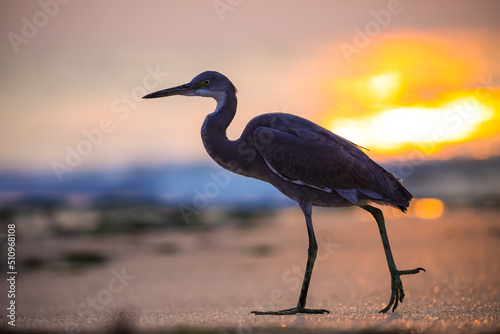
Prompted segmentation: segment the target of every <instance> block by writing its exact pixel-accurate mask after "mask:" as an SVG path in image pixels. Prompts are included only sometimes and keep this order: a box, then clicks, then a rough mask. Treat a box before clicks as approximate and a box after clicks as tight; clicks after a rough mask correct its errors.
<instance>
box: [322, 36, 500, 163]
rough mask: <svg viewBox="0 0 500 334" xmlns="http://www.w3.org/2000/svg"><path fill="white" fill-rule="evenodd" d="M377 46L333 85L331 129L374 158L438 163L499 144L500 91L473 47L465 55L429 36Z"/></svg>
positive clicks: (328, 89)
mask: <svg viewBox="0 0 500 334" xmlns="http://www.w3.org/2000/svg"><path fill="white" fill-rule="evenodd" d="M377 43H378V44H376V45H374V46H373V48H367V49H366V50H363V52H362V53H360V55H359V58H358V59H357V60H356V62H357V63H356V64H355V66H352V69H351V70H350V71H349V75H347V76H344V77H341V78H335V79H331V80H329V81H327V82H326V85H325V89H326V93H327V94H326V110H327V115H326V119H325V121H324V122H325V123H326V124H327V127H328V128H329V129H330V130H332V131H333V132H335V133H337V134H339V135H340V136H343V137H345V138H347V139H349V140H351V141H353V142H355V143H357V144H359V145H361V146H364V147H367V148H369V149H370V150H371V153H372V154H374V155H377V153H378V154H382V155H388V156H391V155H392V156H395V155H397V156H399V155H401V154H403V153H405V152H409V151H415V150H419V151H421V152H422V153H424V154H425V156H430V157H431V158H436V156H439V155H440V154H442V153H443V152H445V151H447V152H448V153H449V152H455V153H457V152H460V149H456V147H457V145H458V146H459V147H461V146H462V145H463V144H465V143H469V142H474V141H477V142H481V143H482V144H484V143H485V141H489V142H498V136H497V133H498V126H499V124H500V89H499V88H498V85H497V86H495V82H493V78H492V74H491V71H490V69H489V68H488V67H487V66H486V65H485V64H486V63H485V61H484V59H485V58H486V57H485V56H484V55H483V54H482V52H481V50H480V49H479V48H478V47H474V45H475V44H474V43H473V42H472V41H471V43H470V44H468V47H467V48H465V49H464V48H463V45H458V44H453V43H451V42H448V41H443V40H434V39H432V38H431V37H428V36H412V35H405V36H404V37H401V38H400V37H392V38H388V39H382V40H381V41H377ZM469 146H470V145H469ZM476 146H477V145H476ZM486 146H487V147H490V146H492V145H486ZM479 151H481V156H482V157H487V156H489V155H491V154H493V152H485V150H479ZM451 154H452V155H453V153H451ZM441 157H442V156H441ZM448 157H449V154H448Z"/></svg>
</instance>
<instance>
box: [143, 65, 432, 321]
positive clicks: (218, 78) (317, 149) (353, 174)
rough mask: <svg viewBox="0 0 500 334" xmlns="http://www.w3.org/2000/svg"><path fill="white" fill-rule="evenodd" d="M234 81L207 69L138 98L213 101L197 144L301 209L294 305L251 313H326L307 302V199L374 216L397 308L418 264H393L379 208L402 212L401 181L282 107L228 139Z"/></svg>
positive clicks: (313, 248) (405, 198)
mask: <svg viewBox="0 0 500 334" xmlns="http://www.w3.org/2000/svg"><path fill="white" fill-rule="evenodd" d="M236 93H237V90H236V87H235V86H234V85H233V83H232V82H231V81H230V80H229V79H228V78H227V77H226V76H224V75H223V74H221V73H219V72H215V71H206V72H203V73H201V74H199V75H197V76H196V77H195V78H194V79H192V80H191V81H190V82H189V83H186V84H183V85H180V86H176V87H172V88H168V89H164V90H160V91H157V92H154V93H151V94H148V95H146V96H144V97H143V98H144V99H152V98H159V97H165V96H173V95H184V96H202V97H211V98H213V99H215V101H216V102H217V105H216V108H215V111H213V112H212V113H210V114H208V115H207V116H206V118H205V121H204V122H203V125H202V127H201V138H202V141H203V145H204V146H205V149H206V151H207V153H208V154H209V155H210V157H211V158H212V159H213V160H214V161H215V162H217V164H219V165H220V166H222V167H223V168H225V169H227V170H229V171H231V172H234V173H237V174H241V175H244V176H247V177H251V178H255V179H259V180H262V181H265V182H269V183H270V184H272V185H273V186H274V187H276V188H277V189H278V190H279V191H280V192H281V193H283V194H284V195H286V196H288V197H289V198H291V199H293V200H295V201H296V202H297V203H298V206H299V207H300V209H301V210H302V213H303V214H304V217H305V222H306V227H307V233H308V237H309V247H308V251H307V263H306V268H305V273H304V278H303V281H302V287H301V290H300V295H299V300H298V303H297V306H295V307H292V308H289V309H284V310H278V311H252V313H253V314H256V315H290V314H297V313H308V314H325V313H329V311H328V310H325V309H312V308H306V299H307V291H308V289H309V283H310V281H311V275H312V271H313V267H314V262H315V259H316V255H317V252H318V244H317V242H316V237H315V234H314V228H313V222H312V216H311V215H312V207H313V206H318V207H352V206H359V207H361V208H362V209H364V210H366V211H368V212H369V213H370V214H371V215H372V216H373V218H374V219H375V221H376V222H377V225H378V228H379V232H380V236H381V238H382V244H383V247H384V251H385V256H386V259H387V264H388V266H389V273H390V277H391V296H390V299H389V303H388V304H387V306H386V307H385V308H383V309H382V310H380V312H382V313H385V312H387V311H388V310H389V309H390V308H391V307H392V311H393V312H394V310H396V308H397V307H398V303H400V302H403V299H404V296H405V293H404V290H403V283H402V281H401V276H403V275H410V274H416V273H418V272H420V271H425V269H424V268H420V267H419V268H415V269H410V270H398V269H397V267H396V264H395V262H394V258H393V255H392V251H391V247H390V245H389V239H388V236H387V231H386V227H385V220H384V215H383V213H382V210H380V209H379V208H378V207H375V206H373V204H378V205H389V206H392V207H395V208H398V209H399V210H401V211H402V212H406V209H407V208H408V206H409V204H410V200H411V198H412V195H411V194H410V192H409V191H408V190H406V189H405V187H404V186H403V185H402V183H401V181H400V180H399V179H397V178H396V177H395V176H394V175H393V174H391V173H389V172H388V171H387V170H386V169H384V168H383V167H382V166H380V165H378V164H377V163H376V162H374V161H373V160H372V159H370V158H369V157H368V155H366V154H365V153H364V152H363V148H362V147H361V146H358V145H356V144H354V143H352V142H351V141H349V140H347V139H344V138H343V137H341V136H338V135H336V134H334V133H332V132H330V131H328V130H327V129H325V128H323V127H321V126H319V125H317V124H315V123H313V122H311V121H309V120H307V119H305V118H301V117H299V116H295V115H292V114H288V113H279V112H275V113H267V114H263V115H259V116H257V117H255V118H253V119H252V120H251V121H250V122H249V123H248V124H247V125H246V127H245V129H244V130H243V132H242V134H241V136H240V138H238V139H236V140H230V139H228V137H227V135H226V130H227V128H228V127H229V125H230V124H231V122H232V120H233V118H234V116H235V114H236V108H237V98H236Z"/></svg>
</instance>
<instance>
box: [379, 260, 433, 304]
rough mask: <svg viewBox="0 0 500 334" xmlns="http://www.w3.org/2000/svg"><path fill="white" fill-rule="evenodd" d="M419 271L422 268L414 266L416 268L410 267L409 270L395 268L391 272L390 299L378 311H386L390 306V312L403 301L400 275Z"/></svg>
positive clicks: (403, 293)
mask: <svg viewBox="0 0 500 334" xmlns="http://www.w3.org/2000/svg"><path fill="white" fill-rule="evenodd" d="M420 271H424V272H425V269H424V268H416V269H411V270H397V271H396V272H394V273H391V290H392V291H391V300H390V301H389V304H388V305H387V306H386V307H385V308H384V309H382V310H380V311H379V313H386V312H387V311H389V309H390V308H391V306H392V312H394V310H395V309H396V308H397V307H398V304H399V303H402V302H403V299H404V298H405V291H404V290H403V282H402V281H401V277H400V276H402V275H413V274H417V273H419V272H420Z"/></svg>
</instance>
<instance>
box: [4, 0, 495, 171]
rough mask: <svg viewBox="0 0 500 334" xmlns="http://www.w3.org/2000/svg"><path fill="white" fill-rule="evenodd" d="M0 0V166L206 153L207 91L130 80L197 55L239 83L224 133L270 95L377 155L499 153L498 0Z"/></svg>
mask: <svg viewBox="0 0 500 334" xmlns="http://www.w3.org/2000/svg"><path fill="white" fill-rule="evenodd" d="M222 3H224V2H222ZM1 7H2V14H0V15H2V20H1V23H0V29H1V31H2V33H3V35H4V37H5V38H3V39H2V41H1V42H0V43H1V45H2V47H1V49H0V59H1V66H2V70H3V78H2V80H1V81H0V85H1V87H0V88H1V89H0V101H1V102H0V103H1V105H0V106H1V108H2V116H3V122H2V123H1V125H0V138H1V139H0V143H1V144H0V161H2V163H1V166H0V170H4V171H8V170H24V171H53V172H54V170H55V168H57V166H59V167H60V168H61V165H64V166H66V167H67V168H69V169H70V170H71V173H78V172H80V171H82V172H83V171H86V170H96V169H101V168H104V169H106V168H120V167H126V166H135V165H146V166H147V165H151V166H161V165H165V164H170V163H189V162H193V163H200V162H206V161H208V160H209V159H210V158H209V156H208V155H207V154H206V153H205V152H204V149H203V145H202V143H201V139H200V135H199V131H200V130H199V129H200V127H201V124H202V122H203V119H204V117H205V115H206V114H208V113H210V112H212V111H213V109H214V105H215V103H214V101H212V100H210V99H194V98H185V97H172V98H169V99H158V100H154V101H142V100H140V96H142V95H143V94H145V93H149V92H151V91H155V90H159V89H163V88H167V87H170V86H175V85H178V84H182V83H185V82H188V81H190V80H191V79H192V77H194V76H195V75H196V74H198V73H200V72H202V71H204V70H208V69H212V70H218V71H220V72H221V73H223V74H225V75H227V76H228V77H229V78H230V80H232V81H233V83H234V84H235V85H236V86H237V87H238V90H239V93H238V99H239V108H238V112H237V115H236V117H235V120H234V121H233V124H231V126H230V127H229V129H228V136H229V137H230V138H233V139H234V138H237V137H239V135H240V133H241V131H242V130H243V128H244V125H245V124H246V123H247V122H248V121H249V120H250V119H251V118H253V117H255V116H257V115H259V114H262V113H266V112H274V111H282V112H289V113H293V114H296V115H299V116H302V117H305V118H308V119H310V120H312V121H314V122H317V123H318V124H320V125H322V126H323V127H325V128H327V129H329V130H331V131H333V132H335V133H337V134H339V135H341V136H344V137H345V138H347V139H349V140H351V141H353V142H355V143H357V144H359V145H361V146H364V147H366V148H368V149H369V150H370V151H369V152H368V154H369V155H370V156H371V157H372V158H374V159H375V160H376V161H381V162H390V161H401V160H416V161H422V160H447V159H451V158H457V157H465V158H472V159H485V158H488V157H492V156H498V155H500V134H499V133H498V125H499V124H500V122H499V119H500V89H499V83H500V63H499V61H498V59H500V44H499V43H497V41H498V37H497V36H498V31H499V30H500V22H498V19H497V17H496V13H498V10H499V9H500V4H499V3H498V2H497V1H480V2H475V3H470V2H466V1H461V2H455V1H442V2H439V3H435V2H430V1H419V2H406V1H401V2H389V3H387V2H384V1H374V2H369V3H367V2H357V3H356V4H350V5H346V4H345V3H342V2H327V1H317V2H312V3H311V2H307V3H306V2H283V1H275V2H272V3H269V2H259V1H257V2H251V3H247V2H234V3H233V4H232V5H230V4H226V5H225V6H222V5H221V2H203V1H183V2H163V1H146V2H141V3H136V2H127V3H123V2H119V3H118V2H117V1H110V2H106V3H97V2H92V1H90V2H83V3H82V2H69V3H65V2H64V1H60V2H59V1H56V0H45V1H40V2H15V3H3V4H2V5H1ZM75 152H76V153H75ZM75 155H78V156H75ZM68 159H69V160H68ZM68 162H70V163H68ZM63 168H64V167H63ZM56 174H57V173H56ZM65 175H69V173H68V174H65Z"/></svg>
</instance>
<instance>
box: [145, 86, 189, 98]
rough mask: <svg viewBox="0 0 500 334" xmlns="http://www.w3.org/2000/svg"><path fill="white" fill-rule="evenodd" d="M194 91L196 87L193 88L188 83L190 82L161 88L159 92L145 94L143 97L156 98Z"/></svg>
mask: <svg viewBox="0 0 500 334" xmlns="http://www.w3.org/2000/svg"><path fill="white" fill-rule="evenodd" d="M194 91H195V89H193V87H192V86H191V84H190V83H188V84H185V85H180V86H177V87H172V88H168V89H164V90H159V91H157V92H154V93H151V94H148V95H146V96H143V97H142V98H143V99H154V98H157V97H164V96H172V95H187V94H189V93H193V92H194Z"/></svg>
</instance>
